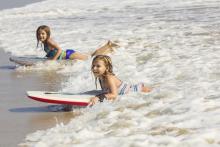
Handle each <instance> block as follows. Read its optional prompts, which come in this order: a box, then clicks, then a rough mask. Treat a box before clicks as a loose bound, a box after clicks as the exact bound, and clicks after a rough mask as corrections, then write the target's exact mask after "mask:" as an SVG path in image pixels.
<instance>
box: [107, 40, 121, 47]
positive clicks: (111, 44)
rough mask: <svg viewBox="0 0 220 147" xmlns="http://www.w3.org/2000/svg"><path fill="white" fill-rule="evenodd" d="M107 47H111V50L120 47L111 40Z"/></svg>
mask: <svg viewBox="0 0 220 147" xmlns="http://www.w3.org/2000/svg"><path fill="white" fill-rule="evenodd" d="M107 45H108V46H109V47H110V48H113V47H116V48H117V47H120V46H119V45H118V44H116V43H114V42H112V41H111V40H109V41H108V42H107Z"/></svg>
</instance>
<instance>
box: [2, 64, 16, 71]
mask: <svg viewBox="0 0 220 147" xmlns="http://www.w3.org/2000/svg"><path fill="white" fill-rule="evenodd" d="M15 68H16V66H15V65H3V66H0V69H3V70H8V69H11V70H13V69H15Z"/></svg>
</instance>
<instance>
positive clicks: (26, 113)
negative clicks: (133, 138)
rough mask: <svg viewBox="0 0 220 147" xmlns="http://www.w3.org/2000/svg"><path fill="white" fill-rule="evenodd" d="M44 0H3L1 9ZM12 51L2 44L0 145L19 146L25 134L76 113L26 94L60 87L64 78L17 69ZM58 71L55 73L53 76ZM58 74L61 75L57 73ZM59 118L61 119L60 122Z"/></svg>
mask: <svg viewBox="0 0 220 147" xmlns="http://www.w3.org/2000/svg"><path fill="white" fill-rule="evenodd" d="M40 1H42V0H9V1H6V2H3V1H0V6H1V7H0V11H1V10H4V9H10V8H17V7H22V6H25V5H27V4H31V3H35V2H40ZM9 57H10V54H9V53H7V52H5V51H4V50H3V48H1V47H0V81H1V89H0V99H1V103H0V108H1V111H0V115H1V128H0V132H1V134H0V146H2V147H7V146H9V147H13V146H19V144H20V143H22V142H24V139H25V136H26V135H27V134H29V133H33V132H35V131H37V130H45V129H48V128H51V127H54V126H55V125H56V124H57V123H58V122H63V123H67V122H69V120H70V119H71V118H72V117H74V114H73V113H72V112H52V111H50V110H49V109H48V106H51V105H52V104H47V103H40V102H37V101H34V100H31V99H28V98H27V96H26V91H27V90H43V89H47V90H51V91H55V90H57V89H60V86H61V85H60V82H61V81H62V80H63V78H65V77H62V78H56V79H54V78H55V77H56V76H57V75H56V73H51V72H53V71H51V72H50V73H38V72H18V71H16V69H15V68H16V65H15V64H14V63H12V62H10V61H9ZM51 75H55V76H51ZM58 76H59V75H58ZM57 121H58V122H57Z"/></svg>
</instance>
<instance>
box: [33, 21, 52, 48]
mask: <svg viewBox="0 0 220 147" xmlns="http://www.w3.org/2000/svg"><path fill="white" fill-rule="evenodd" d="M40 30H44V31H45V32H46V33H47V38H46V40H48V39H49V38H50V27H48V26H46V25H41V26H39V27H38V28H37V30H36V38H37V47H38V45H39V40H40V39H39V35H38V34H39V31H40Z"/></svg>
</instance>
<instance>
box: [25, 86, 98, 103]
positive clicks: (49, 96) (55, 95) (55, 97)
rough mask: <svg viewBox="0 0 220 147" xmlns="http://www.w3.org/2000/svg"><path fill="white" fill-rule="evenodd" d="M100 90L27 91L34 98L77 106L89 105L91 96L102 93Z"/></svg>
mask: <svg viewBox="0 0 220 147" xmlns="http://www.w3.org/2000/svg"><path fill="white" fill-rule="evenodd" d="M100 93H101V92H100V91H97V90H96V91H88V92H84V93H60V92H52V91H27V96H28V97H29V98H31V99H33V100H36V101H40V102H45V103H54V104H67V105H76V106H87V105H88V104H89V100H90V98H91V97H93V96H95V95H97V94H100Z"/></svg>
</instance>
